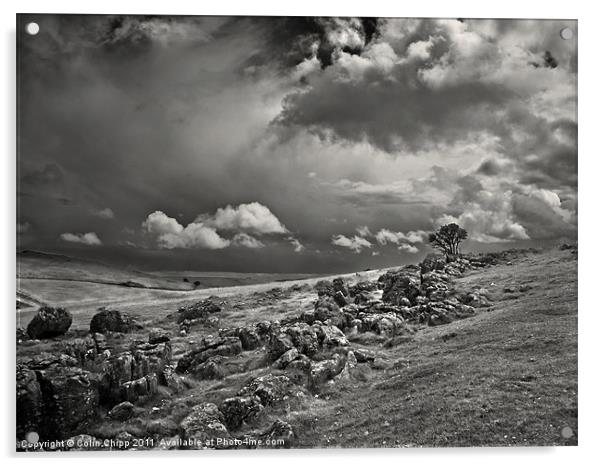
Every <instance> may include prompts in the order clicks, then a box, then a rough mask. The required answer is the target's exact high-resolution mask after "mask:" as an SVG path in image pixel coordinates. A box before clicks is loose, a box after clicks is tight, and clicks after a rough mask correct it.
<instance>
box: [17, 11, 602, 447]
mask: <svg viewBox="0 0 602 466" xmlns="http://www.w3.org/2000/svg"><path fill="white" fill-rule="evenodd" d="M542 6H543V5H542ZM400 13H403V11H400ZM577 42H578V20H577V19H575V18H572V19H571V18H564V19H563V18H558V19H537V18H533V19H509V18H508V19H486V18H482V19H476V18H460V17H441V18H411V17H376V16H363V17H349V16H319V17H318V16H186V15H134V14H130V15H123V14H114V15H109V14H30V13H22V14H18V15H17V16H16V104H17V108H16V133H17V135H16V149H17V154H16V171H17V173H16V176H17V179H16V216H17V218H16V364H15V369H16V398H15V403H16V439H15V440H16V447H15V448H14V450H15V451H16V452H17V453H16V454H17V455H19V454H21V453H23V452H66V451H78V452H82V451H85V452H88V451H104V452H111V453H112V454H115V455H116V454H118V453H122V454H126V453H125V452H129V451H146V450H153V451H159V450H161V451H170V452H173V454H174V455H175V454H176V453H175V452H176V451H180V450H266V449H268V450H272V449H335V448H336V449H360V448H361V449H364V448H370V449H394V448H425V447H426V448H433V447H536V446H537V447H541V446H558V447H564V446H575V445H578V443H579V429H578V372H577V369H578V364H577V362H578V355H577V346H578V345H577V304H578V299H577V298H578V294H577V290H578V286H577V285H578V280H577V266H578V260H577V258H578V241H577V240H578V237H577V231H578V228H577V223H578V222H577V219H578V196H577V192H578V180H577V175H578V170H577V167H578V157H577V126H578V121H577V76H578V72H577V68H578V60H577V58H578V57H577ZM589 155H590V156H593V155H594V154H593V153H591V152H590V153H589ZM8 156H11V155H10V154H8ZM11 189H12V188H11ZM11 222H12V220H11ZM12 228H13V227H12V223H10V222H9V225H8V229H12ZM11 254H14V252H13V250H12V249H11ZM12 280H13V279H12V278H11V282H12ZM12 296H13V295H12V293H11V298H10V299H11V300H12V299H14V298H12ZM591 310H596V312H597V309H594V307H592V309H591ZM11 314H12V311H11ZM11 329H12V327H11ZM9 330H10V329H9ZM11 334H12V330H11ZM10 344H11V345H12V343H10ZM11 359H12V356H11ZM11 370H12V369H11ZM10 376H11V377H12V374H10ZM7 378H10V377H8V376H7ZM10 384H11V385H10V386H11V390H12V381H11V382H10ZM10 422H11V424H12V422H13V421H12V419H11V421H10ZM7 441H10V442H11V445H12V441H13V438H12V437H11V438H10V439H7ZM195 454H197V455H200V453H198V452H195ZM238 454H239V453H237V455H238ZM244 454H245V453H244V452H241V453H240V455H241V457H242V455H244ZM126 455H127V454H126Z"/></svg>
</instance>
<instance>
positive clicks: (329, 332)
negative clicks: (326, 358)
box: [316, 325, 349, 348]
mask: <svg viewBox="0 0 602 466" xmlns="http://www.w3.org/2000/svg"><path fill="white" fill-rule="evenodd" d="M316 330H317V332H316V333H317V334H318V339H319V341H320V343H321V344H322V346H325V347H328V348H332V347H335V346H348V345H349V341H348V340H347V337H346V336H345V334H344V333H343V332H342V331H341V330H340V329H339V328H338V327H335V326H334V325H318V326H316Z"/></svg>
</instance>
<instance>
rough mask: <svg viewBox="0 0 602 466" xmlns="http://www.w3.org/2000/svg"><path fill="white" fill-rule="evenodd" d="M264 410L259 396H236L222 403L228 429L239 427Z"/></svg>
mask: <svg viewBox="0 0 602 466" xmlns="http://www.w3.org/2000/svg"><path fill="white" fill-rule="evenodd" d="M261 410H263V405H262V404H261V402H260V400H259V398H258V397H257V396H254V395H253V396H235V397H232V398H227V399H225V400H224V401H223V402H222V404H221V405H220V411H221V412H222V414H223V415H224V419H225V423H226V426H227V427H228V429H238V428H239V427H240V426H241V425H242V423H243V422H246V421H249V420H250V419H253V418H254V417H256V416H257V414H259V412H261Z"/></svg>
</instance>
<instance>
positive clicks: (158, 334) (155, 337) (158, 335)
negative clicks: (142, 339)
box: [148, 328, 170, 345]
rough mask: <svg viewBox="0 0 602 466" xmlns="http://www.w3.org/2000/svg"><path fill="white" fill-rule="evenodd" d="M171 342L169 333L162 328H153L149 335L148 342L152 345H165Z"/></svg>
mask: <svg viewBox="0 0 602 466" xmlns="http://www.w3.org/2000/svg"><path fill="white" fill-rule="evenodd" d="M169 340H170V335H169V332H168V331H167V330H163V329H162V328H152V329H151V330H150V331H149V333H148V342H149V343H150V344H151V345H154V344H157V343H165V342H167V341H169Z"/></svg>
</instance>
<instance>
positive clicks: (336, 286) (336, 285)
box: [332, 278, 349, 298]
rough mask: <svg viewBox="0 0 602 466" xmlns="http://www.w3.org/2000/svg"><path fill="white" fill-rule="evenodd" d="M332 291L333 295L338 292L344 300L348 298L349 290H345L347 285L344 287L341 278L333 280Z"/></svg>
mask: <svg viewBox="0 0 602 466" xmlns="http://www.w3.org/2000/svg"><path fill="white" fill-rule="evenodd" d="M332 289H333V291H334V293H335V294H336V293H338V292H340V293H341V294H342V295H343V297H345V298H346V297H347V296H349V290H348V289H347V285H345V281H344V280H343V279H342V278H335V279H334V280H333V281H332Z"/></svg>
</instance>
